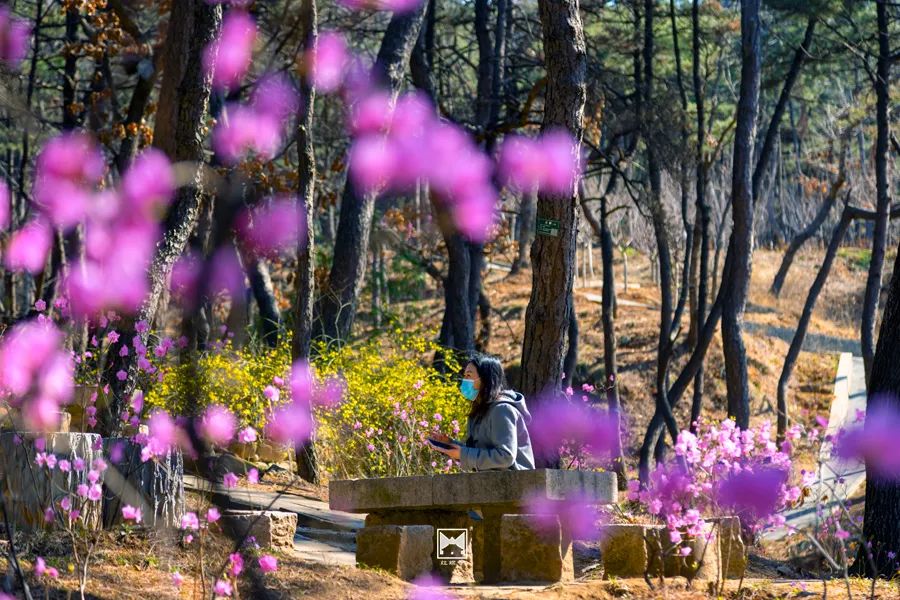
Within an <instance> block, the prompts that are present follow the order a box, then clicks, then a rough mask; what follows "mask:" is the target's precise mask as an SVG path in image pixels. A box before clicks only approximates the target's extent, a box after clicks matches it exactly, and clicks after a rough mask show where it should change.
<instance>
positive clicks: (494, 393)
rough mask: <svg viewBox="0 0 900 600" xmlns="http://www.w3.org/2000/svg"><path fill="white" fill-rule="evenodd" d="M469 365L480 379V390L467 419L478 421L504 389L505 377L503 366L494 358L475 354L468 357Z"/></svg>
mask: <svg viewBox="0 0 900 600" xmlns="http://www.w3.org/2000/svg"><path fill="white" fill-rule="evenodd" d="M469 363H471V364H472V365H474V366H475V370H476V371H478V378H479V379H481V389H480V390H478V396H477V397H476V398H475V400H474V401H473V402H472V408H471V410H470V411H469V417H471V418H472V420H473V421H478V420H480V419H481V417H483V416H484V415H485V414H486V413H487V411H488V406H489V405H490V404H491V403H492V402H495V401H496V400H497V398H498V397H499V396H500V392H502V391H503V390H504V389H506V375H505V374H504V373H503V364H501V362H500V360H499V359H498V358H497V357H496V356H491V355H489V354H481V353H477V352H476V353H475V354H472V356H470V357H469V361H468V362H467V363H466V364H467V365H468V364H469Z"/></svg>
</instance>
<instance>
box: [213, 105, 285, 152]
mask: <svg viewBox="0 0 900 600" xmlns="http://www.w3.org/2000/svg"><path fill="white" fill-rule="evenodd" d="M281 137H282V126H281V121H280V120H278V119H276V118H274V117H273V116H272V115H268V114H262V113H259V112H258V111H257V110H255V109H254V108H252V107H249V106H240V105H234V104H232V105H229V107H227V110H226V116H225V118H223V119H222V120H221V121H220V122H219V123H218V124H217V125H216V128H215V129H214V130H213V135H212V145H213V148H214V149H215V151H216V152H217V153H219V154H220V155H221V156H222V159H223V160H224V161H225V162H226V163H229V164H234V163H236V162H238V161H240V160H241V159H242V158H243V157H244V156H245V155H246V154H247V153H249V152H251V151H252V152H254V153H255V154H256V155H258V156H259V157H260V158H263V159H265V160H271V159H272V158H274V157H275V154H276V153H277V152H278V149H279V147H280V146H281Z"/></svg>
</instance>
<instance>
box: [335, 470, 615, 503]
mask: <svg viewBox="0 0 900 600" xmlns="http://www.w3.org/2000/svg"><path fill="white" fill-rule="evenodd" d="M535 495H537V496H539V497H544V498H546V499H548V500H564V499H567V498H573V497H578V498H585V497H586V498H588V499H593V501H595V502H596V503H597V504H612V503H615V502H616V501H617V499H618V490H617V488H616V476H615V473H605V472H604V473H601V472H595V471H567V470H558V469H534V470H528V471H480V472H477V473H454V474H447V475H426V476H418V477H384V478H374V479H353V480H338V481H332V482H330V483H329V498H330V505H331V508H333V509H337V510H343V511H347V512H359V513H368V512H372V511H379V510H401V509H429V508H434V509H455V510H463V511H465V510H469V509H472V508H476V507H485V506H491V507H498V508H500V507H506V508H507V511H506V512H510V513H513V512H516V510H515V509H516V507H518V506H521V504H522V502H523V500H524V499H525V498H527V497H530V496H535Z"/></svg>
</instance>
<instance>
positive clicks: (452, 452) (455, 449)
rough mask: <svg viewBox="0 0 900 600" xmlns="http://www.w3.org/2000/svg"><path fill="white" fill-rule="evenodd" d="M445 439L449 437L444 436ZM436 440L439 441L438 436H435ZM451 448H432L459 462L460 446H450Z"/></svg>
mask: <svg viewBox="0 0 900 600" xmlns="http://www.w3.org/2000/svg"><path fill="white" fill-rule="evenodd" d="M444 437H447V436H444ZM434 439H436V440H437V439H438V438H437V436H435V438H434ZM447 439H448V442H449V438H447ZM438 441H441V442H443V441H444V440H438ZM450 446H451V448H441V447H440V446H431V447H432V448H434V449H435V450H437V451H438V452H440V453H441V454H446V455H447V456H449V457H450V458H452V459H453V460H459V446H457V445H456V444H450Z"/></svg>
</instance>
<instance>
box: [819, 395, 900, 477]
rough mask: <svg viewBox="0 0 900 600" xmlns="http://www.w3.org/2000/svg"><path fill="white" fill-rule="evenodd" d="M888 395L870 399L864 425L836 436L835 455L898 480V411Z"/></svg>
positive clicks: (899, 439) (899, 465)
mask: <svg viewBox="0 0 900 600" xmlns="http://www.w3.org/2000/svg"><path fill="white" fill-rule="evenodd" d="M897 406H898V405H897V399H896V398H895V397H894V396H892V395H889V394H878V395H873V397H872V398H870V399H869V404H868V409H867V411H868V412H867V414H866V415H865V422H864V424H863V425H861V426H857V427H854V428H852V429H848V430H844V431H841V432H839V433H838V434H837V436H835V440H834V452H835V454H836V455H837V456H839V457H840V458H842V459H844V460H850V459H858V460H863V461H865V463H866V468H867V469H870V470H871V471H872V472H873V473H875V474H877V475H878V476H880V477H882V478H884V479H890V480H895V481H896V480H898V479H900V435H897V432H898V431H900V408H897Z"/></svg>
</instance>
